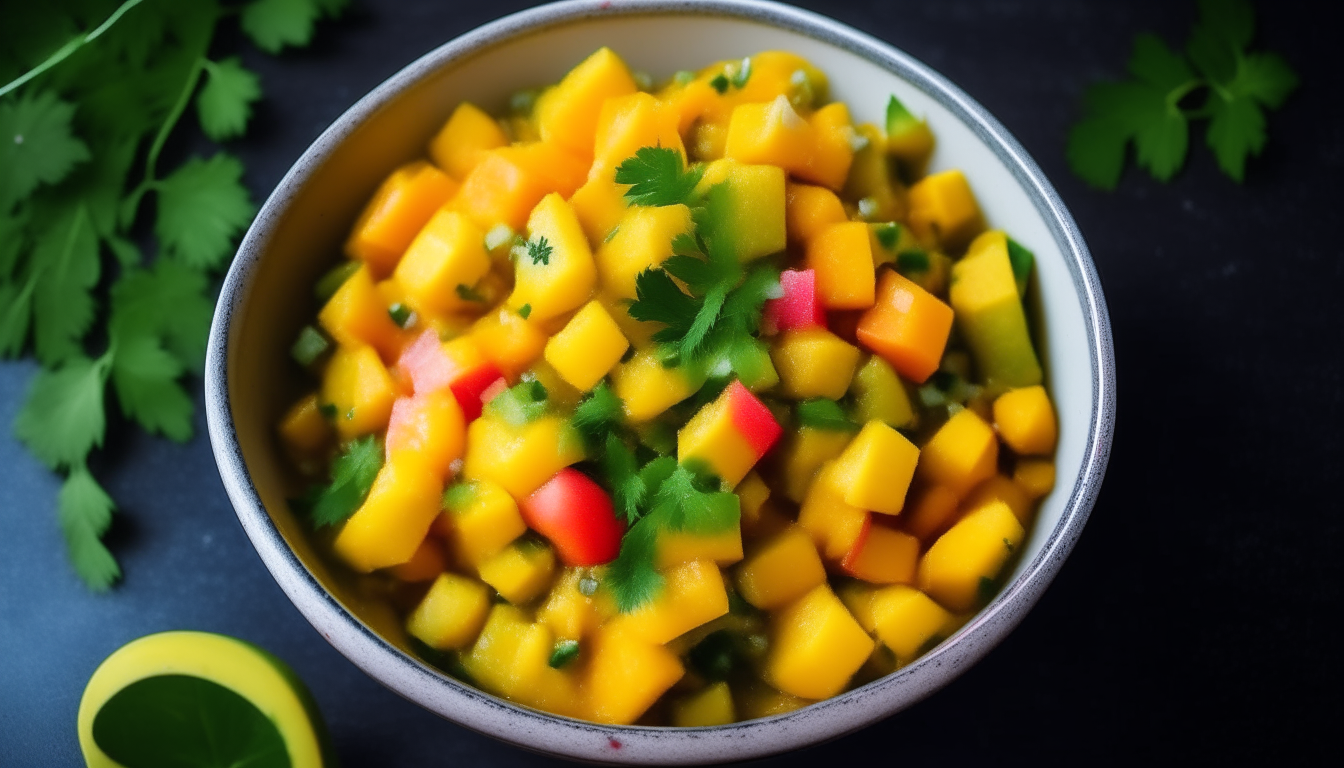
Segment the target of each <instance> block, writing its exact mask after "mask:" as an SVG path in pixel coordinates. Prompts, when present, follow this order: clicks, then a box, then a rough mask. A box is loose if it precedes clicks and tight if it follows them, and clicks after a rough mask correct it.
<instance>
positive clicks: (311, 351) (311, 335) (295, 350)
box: [289, 325, 331, 368]
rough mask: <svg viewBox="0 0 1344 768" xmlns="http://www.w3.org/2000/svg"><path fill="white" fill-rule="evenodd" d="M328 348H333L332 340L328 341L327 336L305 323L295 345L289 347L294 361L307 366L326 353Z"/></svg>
mask: <svg viewBox="0 0 1344 768" xmlns="http://www.w3.org/2000/svg"><path fill="white" fill-rule="evenodd" d="M328 349H331V342H329V341H327V337H326V336H323V335H322V332H321V331H319V330H317V329H316V328H314V327H313V326H311V325H305V326H303V329H302V330H300V331H299V337H298V338H297V339H295V340H294V344H293V346H291V347H290V348H289V356H290V357H292V358H294V362H296V363H298V364H299V365H302V366H304V367H305V368H306V367H308V366H310V365H312V364H313V363H315V362H316V361H317V359H318V358H319V357H321V356H322V355H324V354H326V352H327V350H328Z"/></svg>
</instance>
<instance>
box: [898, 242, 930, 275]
mask: <svg viewBox="0 0 1344 768" xmlns="http://www.w3.org/2000/svg"><path fill="white" fill-rule="evenodd" d="M896 271H897V272H900V273H901V274H902V275H905V276H906V277H909V276H911V275H922V274H924V273H925V272H928V271H929V254H927V253H925V252H924V251H921V250H918V249H914V248H912V249H910V250H908V251H901V252H900V253H898V254H896Z"/></svg>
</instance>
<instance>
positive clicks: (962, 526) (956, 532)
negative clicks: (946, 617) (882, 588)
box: [919, 501, 1026, 611]
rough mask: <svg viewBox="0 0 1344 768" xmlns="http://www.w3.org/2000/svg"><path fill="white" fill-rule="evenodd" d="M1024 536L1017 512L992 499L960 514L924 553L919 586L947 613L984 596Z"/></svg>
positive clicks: (965, 607)
mask: <svg viewBox="0 0 1344 768" xmlns="http://www.w3.org/2000/svg"><path fill="white" fill-rule="evenodd" d="M1025 535H1026V532H1025V530H1024V529H1023V528H1022V524H1021V523H1019V522H1018V521H1017V516H1016V515H1014V514H1013V511H1012V510H1011V509H1009V508H1008V505H1007V504H1004V503H1003V502H1001V501H993V502H990V503H989V504H986V505H985V506H983V507H980V508H979V509H976V510H974V511H972V512H971V513H970V514H968V515H966V516H965V517H963V518H962V519H961V520H960V521H958V522H957V524H956V525H954V526H952V527H951V528H949V529H948V531H947V533H944V534H943V535H942V536H939V537H938V540H937V541H935V542H934V543H933V546H931V547H929V549H928V551H927V552H925V553H924V557H923V559H921V560H920V562H919V588H920V589H921V590H923V591H924V592H926V593H928V595H929V596H930V597H932V598H933V599H934V600H937V601H938V602H939V603H940V604H941V605H942V606H943V607H944V608H947V609H948V610H951V611H969V610H971V609H972V608H975V607H976V605H977V604H978V603H981V602H984V601H986V600H988V599H989V598H990V597H991V596H992V592H993V590H996V589H997V586H996V584H995V580H996V579H997V578H998V576H999V571H1000V570H1002V568H1003V565H1004V563H1006V562H1007V561H1008V558H1009V557H1010V556H1012V554H1013V552H1014V551H1016V549H1017V547H1018V545H1020V544H1021V543H1022V539H1023V537H1024V536H1025Z"/></svg>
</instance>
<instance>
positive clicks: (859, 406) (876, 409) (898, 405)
mask: <svg viewBox="0 0 1344 768" xmlns="http://www.w3.org/2000/svg"><path fill="white" fill-rule="evenodd" d="M849 392H850V394H851V395H853V396H854V416H855V417H856V418H858V419H859V420H861V421H864V422H868V421H874V420H876V421H881V422H885V423H886V424H889V425H891V426H893V427H896V428H898V429H899V428H903V427H914V426H915V425H916V424H917V423H918V420H917V418H916V415H915V409H914V406H912V405H911V403H910V393H909V392H907V391H906V389H905V385H904V384H902V383H901V377H900V376H899V375H897V373H896V370H895V369H894V368H892V367H891V363H888V362H887V361H886V360H883V359H882V357H881V356H880V355H870V356H869V357H868V360H867V362H865V363H864V364H863V365H861V366H859V370H858V371H856V372H855V373H854V380H853V381H851V382H850V385H849Z"/></svg>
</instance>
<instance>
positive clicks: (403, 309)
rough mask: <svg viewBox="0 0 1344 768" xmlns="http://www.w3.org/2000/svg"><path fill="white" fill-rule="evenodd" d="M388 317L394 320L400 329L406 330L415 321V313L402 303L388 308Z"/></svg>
mask: <svg viewBox="0 0 1344 768" xmlns="http://www.w3.org/2000/svg"><path fill="white" fill-rule="evenodd" d="M387 316H388V317H390V318H392V322H394V323H396V324H397V327H398V328H405V327H407V326H409V325H411V324H412V323H413V322H414V321H415V313H414V312H412V311H411V308H410V307H408V306H406V305H405V304H402V303H401V302H400V301H398V302H397V303H396V304H393V305H392V306H390V307H388V308H387Z"/></svg>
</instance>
